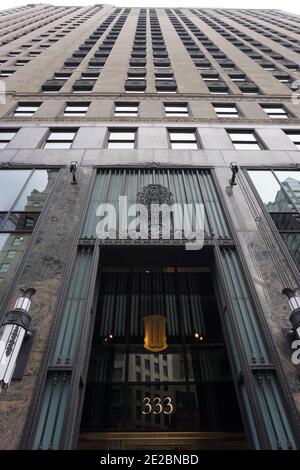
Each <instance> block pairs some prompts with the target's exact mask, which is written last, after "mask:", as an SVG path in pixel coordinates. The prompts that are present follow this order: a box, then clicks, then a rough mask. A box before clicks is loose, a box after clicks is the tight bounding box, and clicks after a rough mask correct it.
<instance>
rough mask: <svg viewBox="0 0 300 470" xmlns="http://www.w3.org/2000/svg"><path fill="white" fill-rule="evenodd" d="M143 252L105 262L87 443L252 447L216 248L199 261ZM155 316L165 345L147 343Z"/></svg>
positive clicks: (83, 443)
mask: <svg viewBox="0 0 300 470" xmlns="http://www.w3.org/2000/svg"><path fill="white" fill-rule="evenodd" d="M182 251H184V250H183V249H182ZM139 253H140V254H141V256H134V257H133V258H132V257H131V260H137V259H138V260H139V261H138V262H132V263H131V264H129V263H126V258H127V261H129V259H128V253H127V256H125V258H123V257H122V261H120V259H119V263H118V265H113V264H114V263H112V265H110V266H109V265H103V266H102V268H101V272H100V277H99V300H98V308H97V315H96V320H95V327H94V335H93V343H92V348H91V355H90V363H89V372H88V382H87V386H86V392H85V400H84V406H83V414H82V420H81V429H80V436H79V443H78V446H79V448H84V449H88V448H93V449H95V448H99V449H100V448H101V449H105V448H107V449H113V448H115V449H118V448H119V449H141V448H148V449H149V448H160V449H179V448H183V449H211V448H215V449H216V448H220V449H223V448H243V447H245V446H246V444H245V437H244V434H243V425H242V421H241V416H240V412H239V406H238V403H237V398H236V393H235V388H234V384H233V381H232V376H231V370H230V365H229V361H228V357H227V352H226V347H225V342H224V336H223V332H222V326H221V321H220V315H219V311H218V306H217V301H216V297H215V292H214V286H213V280H212V272H211V267H210V264H209V262H208V261H209V253H208V250H206V252H205V253H204V254H202V255H197V258H198V265H195V261H193V263H190V262H189V260H188V262H186V265H184V264H183V263H182V262H181V260H180V257H179V258H178V257H176V258H173V263H170V261H171V258H170V256H169V255H170V252H169V253H168V255H166V254H165V255H166V256H165V255H164V256H157V255H155V254H154V253H153V254H152V255H151V256H146V255H145V253H142V251H141V250H139ZM148 254H149V255H150V254H151V250H149V251H148ZM136 255H138V252H136ZM159 260H160V262H159ZM196 264H197V263H196ZM152 315H159V316H160V317H162V318H163V323H165V324H166V343H167V345H166V348H165V349H163V350H162V351H149V350H148V349H145V347H144V341H145V334H146V332H145V319H146V318H147V317H149V316H150V317H151V316H152ZM150 327H151V325H150Z"/></svg>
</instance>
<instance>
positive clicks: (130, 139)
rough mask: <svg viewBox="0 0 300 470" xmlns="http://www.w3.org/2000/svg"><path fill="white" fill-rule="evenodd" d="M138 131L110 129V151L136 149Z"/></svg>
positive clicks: (108, 143)
mask: <svg viewBox="0 0 300 470" xmlns="http://www.w3.org/2000/svg"><path fill="white" fill-rule="evenodd" d="M135 141H136V129H110V130H109V136H108V141H107V148H108V149H134V147H135Z"/></svg>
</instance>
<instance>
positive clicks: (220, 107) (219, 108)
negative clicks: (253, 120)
mask: <svg viewBox="0 0 300 470" xmlns="http://www.w3.org/2000/svg"><path fill="white" fill-rule="evenodd" d="M213 107H214V110H215V112H216V114H217V116H218V117H230V118H232V117H234V118H235V117H237V118H238V117H239V116H240V113H239V110H238V109H237V107H236V105H235V104H213Z"/></svg>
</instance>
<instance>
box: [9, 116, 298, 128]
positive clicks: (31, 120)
mask: <svg viewBox="0 0 300 470" xmlns="http://www.w3.org/2000/svg"><path fill="white" fill-rule="evenodd" d="M0 122H1V123H5V124H17V123H22V124H23V123H24V124H37V123H39V124H40V123H45V124H46V125H47V123H49V122H51V123H52V122H53V123H59V124H61V123H64V124H67V123H80V124H85V123H94V124H99V123H101V124H103V125H105V123H116V124H119V123H120V122H124V123H135V124H136V123H180V124H191V123H193V124H195V125H196V124H197V123H199V124H216V125H217V124H223V125H228V124H230V125H231V124H232V125H239V124H244V125H245V124H246V125H247V124H249V125H251V126H252V127H253V126H258V125H268V126H276V127H286V126H287V125H296V126H298V125H300V118H288V119H284V120H283V119H280V118H278V119H273V118H272V119H270V118H268V117H266V118H265V119H261V118H259V119H257V118H253V119H251V118H246V117H240V118H238V119H237V118H220V117H219V118H218V117H213V118H209V117H203V118H198V117H197V118H196V117H192V116H189V117H186V118H183V117H166V116H164V117H147V118H146V117H140V116H136V117H130V116H126V117H121V116H118V117H115V116H108V117H93V116H91V117H88V116H81V117H70V116H68V117H67V116H56V117H27V118H25V117H24V118H21V117H17V118H16V117H7V116H3V117H0Z"/></svg>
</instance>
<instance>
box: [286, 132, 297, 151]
mask: <svg viewBox="0 0 300 470" xmlns="http://www.w3.org/2000/svg"><path fill="white" fill-rule="evenodd" d="M284 132H285V133H286V135H287V136H288V137H289V138H290V139H291V141H292V142H293V143H294V144H295V145H296V147H297V148H298V149H299V150H300V130H299V131H298V130H296V131H284Z"/></svg>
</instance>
